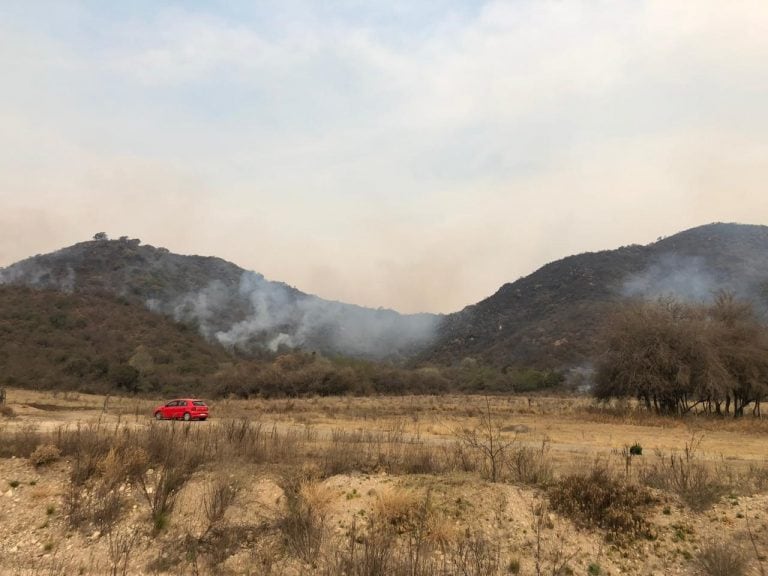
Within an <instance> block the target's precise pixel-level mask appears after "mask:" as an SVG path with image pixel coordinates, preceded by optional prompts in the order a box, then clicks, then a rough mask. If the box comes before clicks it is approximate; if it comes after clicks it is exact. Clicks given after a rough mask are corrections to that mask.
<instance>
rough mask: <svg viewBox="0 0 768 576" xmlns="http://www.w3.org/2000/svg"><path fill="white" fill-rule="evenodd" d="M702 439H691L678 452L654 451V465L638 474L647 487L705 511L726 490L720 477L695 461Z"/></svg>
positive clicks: (705, 465) (692, 507)
mask: <svg viewBox="0 0 768 576" xmlns="http://www.w3.org/2000/svg"><path fill="white" fill-rule="evenodd" d="M702 439H703V437H702V436H692V437H691V440H690V441H688V442H686V444H685V447H684V448H683V451H682V452H681V453H672V454H668V455H665V454H663V453H662V452H657V454H656V462H655V463H654V464H652V465H650V466H649V467H647V468H645V469H644V470H642V471H641V473H640V478H641V481H642V482H643V483H645V484H647V485H648V486H651V487H653V488H658V489H661V490H667V491H670V492H674V493H675V494H677V495H678V496H680V498H681V499H682V500H683V501H684V502H685V503H686V504H687V505H688V506H689V507H690V508H691V509H692V510H696V511H700V510H704V509H706V508H708V507H710V506H712V505H713V504H715V503H716V502H717V501H718V500H719V499H720V497H721V496H722V495H723V493H724V492H725V491H726V490H727V489H728V487H727V486H726V485H724V484H723V483H722V482H721V478H722V476H720V475H717V476H715V475H714V474H712V471H711V470H710V468H709V466H707V464H706V463H704V462H701V461H699V460H698V458H697V452H698V449H699V446H700V445H701V441H702Z"/></svg>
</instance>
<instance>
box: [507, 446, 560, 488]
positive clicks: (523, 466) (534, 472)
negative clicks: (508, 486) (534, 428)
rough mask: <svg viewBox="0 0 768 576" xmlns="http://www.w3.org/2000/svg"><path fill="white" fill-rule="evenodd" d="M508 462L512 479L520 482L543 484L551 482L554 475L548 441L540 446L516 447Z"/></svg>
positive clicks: (531, 484)
mask: <svg viewBox="0 0 768 576" xmlns="http://www.w3.org/2000/svg"><path fill="white" fill-rule="evenodd" d="M507 464H508V466H509V474H510V478H511V480H512V481H513V482H517V483H520V484H527V485H530V486H542V485H546V484H549V483H550V482H551V481H552V478H553V477H554V472H553V467H552V460H551V459H550V455H549V443H547V442H546V441H544V442H542V443H541V446H539V447H538V448H529V447H527V446H521V447H519V448H516V449H514V450H513V451H512V452H511V453H510V455H509V459H508V462H507Z"/></svg>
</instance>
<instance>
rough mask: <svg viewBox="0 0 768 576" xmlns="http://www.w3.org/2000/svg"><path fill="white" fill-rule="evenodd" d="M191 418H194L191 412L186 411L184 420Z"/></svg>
mask: <svg viewBox="0 0 768 576" xmlns="http://www.w3.org/2000/svg"><path fill="white" fill-rule="evenodd" d="M190 420H192V416H191V415H190V413H189V412H184V422H189V421H190Z"/></svg>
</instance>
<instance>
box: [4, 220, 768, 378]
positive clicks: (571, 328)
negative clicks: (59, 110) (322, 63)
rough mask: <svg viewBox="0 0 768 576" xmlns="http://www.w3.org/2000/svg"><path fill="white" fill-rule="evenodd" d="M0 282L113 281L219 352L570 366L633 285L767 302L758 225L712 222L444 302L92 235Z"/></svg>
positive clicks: (104, 284) (766, 237)
mask: <svg viewBox="0 0 768 576" xmlns="http://www.w3.org/2000/svg"><path fill="white" fill-rule="evenodd" d="M0 284H11V285H13V284H22V285H27V286H33V287H39V288H53V289H57V290H60V291H63V292H78V293H79V292H85V293H91V294H100V293H106V294H112V295H117V296H119V297H122V298H127V299H129V300H131V301H133V302H140V303H141V304H143V305H144V306H146V307H148V308H149V309H150V310H152V311H154V312H158V313H161V314H164V315H166V316H170V317H171V318H173V319H174V320H176V321H178V322H181V323H184V324H188V325H194V326H195V327H196V328H197V329H198V330H199V331H200V332H201V333H202V334H203V335H204V336H205V337H206V338H207V339H208V340H210V341H214V342H218V343H219V344H221V345H223V346H224V347H225V348H227V349H229V350H230V351H239V352H249V353H259V352H260V351H265V350H266V351H270V352H279V351H281V350H290V349H304V350H317V351H319V352H321V353H323V354H329V355H342V356H352V357H362V358H368V359H374V360H386V361H396V362H406V363H408V364H410V365H413V366H424V365H429V364H440V365H453V364H457V363H459V362H461V361H462V360H464V359H465V358H474V359H476V360H479V361H482V362H484V363H487V364H491V365H495V366H497V367H499V368H502V369H504V368H506V367H508V366H513V367H515V366H516V367H520V366H533V367H537V368H546V369H551V368H567V367H571V368H572V367H580V366H584V365H588V364H589V363H590V362H591V360H592V359H593V358H594V357H595V355H596V354H599V344H598V340H599V332H600V326H601V324H602V321H603V319H604V318H605V317H606V315H608V314H610V313H611V311H612V309H613V308H614V307H615V306H616V305H617V304H620V303H621V302H623V301H625V300H627V299H631V298H658V297H661V296H665V295H672V296H675V297H678V298H680V299H684V300H706V299H707V298H710V297H711V296H712V294H714V293H715V292H716V291H717V290H728V291H732V292H734V293H735V294H736V295H737V296H739V297H741V298H744V299H749V300H751V301H752V302H753V303H754V304H755V305H756V306H758V308H759V309H760V310H761V311H765V310H768V227H766V226H761V225H745V224H726V223H713V224H707V225H703V226H697V227H694V228H690V229H688V230H684V231H682V232H679V233H676V234H674V235H672V236H668V237H665V238H660V239H659V240H657V241H656V242H652V243H650V244H647V245H637V244H634V245H628V246H622V247H620V248H617V249H613V250H601V251H597V252H586V253H582V254H574V255H571V256H567V257H565V258H561V259H559V260H555V261H553V262H549V263H547V264H545V265H544V266H542V267H540V268H539V269H537V270H535V271H534V272H532V273H531V274H529V275H527V276H524V277H522V278H519V279H518V280H516V281H514V282H509V283H505V284H503V285H502V286H501V287H499V289H498V290H497V291H496V292H494V293H493V294H491V295H490V296H488V297H487V298H484V299H483V300H481V301H479V302H477V303H475V304H471V305H469V306H466V307H465V308H463V309H462V310H460V311H458V312H455V313H452V314H447V315H432V314H411V315H405V314H399V313H398V312H396V311H393V310H386V309H373V308H366V307H362V306H357V305H353V304H345V303H343V302H336V301H331V300H324V299H322V298H319V297H317V296H313V295H311V294H307V293H304V292H302V291H300V290H299V289H297V288H294V287H291V286H289V285H287V284H285V283H282V282H275V281H271V280H267V279H265V278H264V276H263V275H261V274H258V273H256V272H250V271H247V270H244V269H243V268H241V267H239V266H237V265H235V264H233V263H231V262H227V261H226V260H223V259H221V258H217V257H214V256H197V255H179V254H173V253H171V252H169V251H168V250H166V249H164V248H155V247H153V246H151V245H142V244H141V243H140V241H139V240H136V239H128V238H126V237H123V238H121V239H119V240H105V239H101V240H92V241H88V242H81V243H78V244H75V245H73V246H70V247H67V248H63V249H61V250H58V251H56V252H53V253H51V254H47V255H38V256H34V257H31V258H27V259H25V260H22V261H20V262H17V263H15V264H12V265H11V266H8V267H6V268H2V269H0Z"/></svg>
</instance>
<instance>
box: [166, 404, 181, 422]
mask: <svg viewBox="0 0 768 576" xmlns="http://www.w3.org/2000/svg"><path fill="white" fill-rule="evenodd" d="M165 417H166V418H178V417H179V401H178V400H171V401H170V402H168V404H166V405H165Z"/></svg>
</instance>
